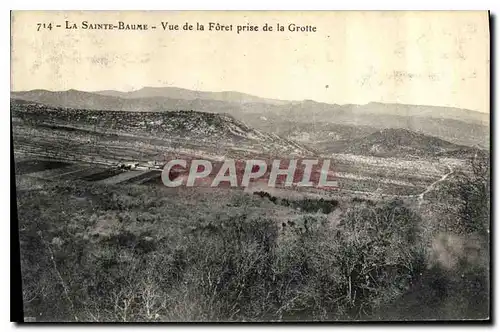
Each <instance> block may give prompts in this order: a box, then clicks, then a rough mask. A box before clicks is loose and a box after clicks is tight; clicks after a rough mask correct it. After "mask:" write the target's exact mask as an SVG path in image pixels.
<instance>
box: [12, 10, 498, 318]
mask: <svg viewBox="0 0 500 332" xmlns="http://www.w3.org/2000/svg"><path fill="white" fill-rule="evenodd" d="M490 19H491V18H490V14H489V12H488V11H12V12H11V90H10V121H11V139H12V152H11V154H12V158H13V164H12V167H13V169H12V172H13V174H14V175H12V179H13V181H15V190H14V192H12V198H11V199H12V200H15V202H16V204H15V206H16V207H17V209H16V210H15V211H12V215H11V218H13V220H14V223H13V224H11V225H15V227H16V229H13V230H11V231H12V232H16V233H17V236H18V239H19V242H18V247H19V252H18V253H17V254H18V257H19V265H20V274H21V280H19V286H18V287H20V291H19V292H20V293H22V300H21V301H22V316H23V317H22V318H23V319H22V321H23V322H25V323H39V322H51V323H55V322H57V323H58V322H72V323H108V322H112V323H172V322H182V323H192V322H199V323H226V322H241V323H256V322H259V323H262V322H266V323H274V322H276V323H283V322H367V321H368V322H401V321H414V322H415V321H416V322H422V321H434V322H435V321H480V322H481V321H483V322H484V321H489V320H490V319H491V312H490V310H491V308H490V307H491V302H490V297H491V294H490V291H491V280H490V272H491V271H490V256H491V253H490V248H491V243H490V242H491V234H490V229H491V226H490V224H491V222H490V218H491V209H490V208H491V206H490V197H491V193H490V190H491V189H490V187H491V184H490V182H491V176H490V172H491V170H490V156H491V153H490V151H491V150H490V149H491V148H492V147H491V142H492V140H491V137H490ZM11 282H12V283H14V280H11Z"/></svg>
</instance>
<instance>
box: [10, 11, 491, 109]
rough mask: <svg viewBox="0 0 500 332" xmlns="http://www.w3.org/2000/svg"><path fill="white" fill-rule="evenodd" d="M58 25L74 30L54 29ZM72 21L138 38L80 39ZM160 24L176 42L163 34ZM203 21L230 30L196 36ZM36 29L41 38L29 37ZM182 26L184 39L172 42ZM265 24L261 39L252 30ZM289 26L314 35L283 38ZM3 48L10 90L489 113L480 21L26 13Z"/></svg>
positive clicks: (477, 16) (425, 16)
mask: <svg viewBox="0 0 500 332" xmlns="http://www.w3.org/2000/svg"><path fill="white" fill-rule="evenodd" d="M66 21H68V22H69V25H70V26H72V24H73V23H75V24H76V25H77V26H78V27H79V29H65V26H66ZM83 21H88V23H112V24H118V23H117V22H118V21H123V22H125V23H129V24H148V25H149V27H150V30H147V31H124V30H89V29H86V30H85V29H81V27H82V22H83ZM161 22H168V24H171V25H175V24H178V25H179V27H180V31H168V30H167V31H164V30H163V28H162V25H161ZM197 22H198V23H200V24H203V25H204V27H205V30H204V31H197V30H196V23H197ZM209 22H213V23H219V24H223V25H233V28H232V29H233V30H232V31H208V24H209ZM37 23H40V24H43V23H46V24H48V23H52V26H53V27H52V29H51V30H49V29H44V28H43V26H42V27H41V29H40V31H37ZM185 23H188V24H192V25H193V31H183V30H182V26H183V25H184V24H185ZM266 23H267V24H269V26H271V27H273V31H262V26H263V25H264V24H266ZM56 24H60V25H61V27H60V28H56V27H55V25H56ZM247 24H249V25H252V26H253V25H256V26H258V27H259V29H260V30H259V31H252V32H241V33H239V34H238V33H237V31H236V29H237V26H238V25H247ZM277 24H280V25H282V26H283V27H284V28H285V31H276V25H277ZM290 24H295V25H297V26H311V27H312V26H314V27H315V28H316V32H301V31H288V27H289V25H290ZM152 25H154V26H156V27H157V28H156V29H154V30H152V29H151V26H152ZM11 42H12V51H11V69H12V71H11V89H12V90H13V91H21V90H32V89H47V90H57V91H59V90H68V89H77V90H84V91H97V90H120V91H131V90H137V89H140V88H142V87H146V86H156V87H161V86H173V87H181V88H187V89H193V90H203V91H239V92H244V93H249V94H253V95H256V96H260V97H266V98H276V99H284V100H303V99H312V100H316V101H320V102H327V103H336V104H347V103H352V104H366V103H369V102H387V103H405V104H420V105H435V106H451V107H458V108H466V109H471V110H476V111H480V112H489V23H488V13H487V12H480V11H472V12H360V11H358V12H30V11H28V12H14V13H13V14H12V41H11Z"/></svg>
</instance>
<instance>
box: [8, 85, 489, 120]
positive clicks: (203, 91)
mask: <svg viewBox="0 0 500 332" xmlns="http://www.w3.org/2000/svg"><path fill="white" fill-rule="evenodd" d="M147 88H153V89H180V90H187V91H191V92H198V93H230V92H232V93H240V94H244V95H248V96H251V97H255V98H259V99H268V100H274V101H279V102H283V103H302V102H307V101H312V102H315V103H318V104H327V105H339V106H348V105H353V106H364V105H369V104H384V105H407V106H430V107H443V108H454V109H461V110H466V111H470V112H476V113H481V114H491V112H490V110H488V112H482V111H479V110H474V109H470V108H462V107H457V106H446V105H429V104H410V103H397V102H382V101H369V102H367V103H365V104H356V103H346V104H337V103H329V102H323V101H317V100H314V99H302V100H288V99H279V98H271V97H261V96H257V95H254V94H251V93H246V92H240V91H235V90H222V91H207V90H192V89H188V88H181V87H177V86H143V87H141V88H137V89H134V90H129V91H123V90H115V89H104V90H91V91H89V90H79V89H74V88H70V89H66V90H49V89H43V88H38V89H30V90H18V91H13V90H11V91H10V93H22V92H31V91H37V90H39V91H47V92H69V91H71V90H73V91H78V92H85V93H93V94H99V92H104V91H113V92H118V93H124V94H126V93H132V92H137V91H140V90H143V89H147ZM102 96H108V97H114V98H122V97H120V96H110V95H102ZM155 97H162V98H169V97H163V96H151V97H137V98H131V99H143V98H155ZM122 99H126V98H122ZM170 99H179V98H170ZM197 99H199V100H207V99H200V98H197ZM180 100H196V99H182V98H181V99H180ZM215 100H216V99H215ZM216 101H217V100H216Z"/></svg>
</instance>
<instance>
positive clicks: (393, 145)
mask: <svg viewBox="0 0 500 332" xmlns="http://www.w3.org/2000/svg"><path fill="white" fill-rule="evenodd" d="M464 149H467V147H464V146H460V145H457V144H453V143H450V142H447V141H444V140H442V139H439V138H437V137H432V136H427V135H424V134H421V133H416V132H412V131H410V130H406V129H385V130H381V131H377V132H375V133H373V134H370V135H368V136H366V137H363V138H360V139H356V140H353V141H351V142H350V144H349V145H348V146H347V147H346V148H345V150H344V151H343V152H346V153H352V154H359V155H373V156H382V157H398V156H419V157H422V156H436V155H438V154H444V153H450V152H453V151H458V150H464Z"/></svg>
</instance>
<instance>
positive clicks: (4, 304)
mask: <svg viewBox="0 0 500 332" xmlns="http://www.w3.org/2000/svg"><path fill="white" fill-rule="evenodd" d="M499 4H500V1H498V0H490V1H486V0H474V1H471V0H469V1H449V2H448V1H442V2H437V1H435V0H419V1H414V2H405V1H397V0H393V1H389V0H378V1H369V0H365V1H361V0H349V1H342V2H336V3H332V2H330V1H320V0H302V1H282V2H280V1H270V0H252V1H248V2H235V1H230V0H227V1H220V0H219V1H214V0H212V1H203V0H198V1H194V0H182V1H177V2H168V3H165V2H162V1H147V0H141V1H131V0H122V1H119V2H118V1H117V2H116V3H114V4H104V3H103V1H102V0H85V1H81V2H79V1H74V2H70V1H67V0H65V1H62V0H57V1H50V0H45V1H22V0H17V1H15V2H9V1H5V2H2V4H1V6H2V9H3V10H2V11H1V13H2V14H1V16H0V17H1V18H3V20H1V22H2V29H1V30H0V36H1V41H2V44H1V45H3V50H4V51H3V53H2V61H1V67H0V68H1V74H2V76H1V77H3V81H2V82H3V85H2V89H1V90H0V91H1V94H0V95H1V96H2V106H3V107H2V109H1V111H0V116H1V118H0V126H1V127H0V135H2V138H1V139H0V149H1V156H3V158H4V159H3V160H2V162H1V163H0V170H1V172H0V174H2V177H1V183H0V188H1V196H0V203H1V207H0V212H1V213H2V218H1V219H0V220H1V227H2V229H1V234H2V235H3V236H4V238H3V242H2V243H3V248H2V253H1V255H0V256H1V267H3V268H4V269H3V271H5V272H4V273H2V274H1V282H2V284H1V286H0V300H1V307H0V309H1V310H0V312H1V315H2V317H1V320H0V321H1V325H2V326H1V327H2V329H1V330H2V331H3V330H7V329H9V328H10V329H14V328H16V326H15V325H14V324H12V323H8V322H9V321H10V315H9V314H10V291H9V290H10V275H9V273H10V240H9V236H10V223H9V221H10V127H9V124H10V107H9V102H10V50H9V53H7V45H9V44H10V13H9V12H8V10H10V9H13V10H33V9H36V10H487V9H489V10H491V12H492V14H493V15H495V14H496V15H499V13H500V9H499ZM9 5H10V6H9ZM3 7H6V8H3ZM499 24H500V23H499V22H498V17H497V20H496V27H497V30H498V25H499ZM494 36H495V41H494V43H495V45H498V38H499V37H498V33H496V34H495V35H494ZM9 48H10V47H9ZM496 57H497V59H498V54H496ZM492 61H493V59H492ZM493 74H494V76H495V78H496V80H498V75H497V74H498V72H497V70H496V71H495V73H493ZM7 78H9V79H7ZM496 80H495V81H496ZM490 93H491V94H495V95H498V87H497V86H496V87H495V90H494V91H493V90H491V92H490ZM497 107H498V102H496V103H495V105H494V106H493V109H496V108H497ZM498 121H499V120H498V116H496V117H495V126H494V127H495V128H496V129H497V130H499V129H498V128H499V127H498ZM494 136H495V141H497V139H496V138H497V137H496V136H497V134H495V135H494ZM493 147H494V148H495V150H496V147H495V146H494V145H493ZM495 155H497V156H498V151H495ZM494 162H495V165H496V167H495V174H496V181H495V187H496V188H498V181H497V180H498V160H495V161H494ZM492 205H493V206H497V207H499V206H500V198H499V197H498V195H494V202H492ZM497 216H498V214H497ZM495 221H496V220H493V221H492V223H493V224H495ZM494 230H495V233H496V234H495V240H498V239H497V237H498V226H494ZM498 247H499V246H495V253H494V256H493V257H499V256H500V255H499V253H498ZM495 270H497V269H496V268H495ZM495 281H496V282H495V283H494V285H495V286H497V287H496V288H495V291H494V293H495V295H494V299H498V291H497V288H498V287H499V285H500V282H499V277H498V275H495ZM498 307H499V306H498V305H495V306H494V308H495V313H494V317H495V318H496V319H497V320H498V319H499V312H498ZM7 324H8V325H7ZM198 327H201V326H187V327H186V326H185V327H178V326H168V327H167V326H165V328H168V329H169V331H174V330H178V329H180V328H183V329H187V330H192V329H195V328H198ZM205 327H206V326H205ZM238 327H240V326H236V325H230V326H212V327H210V328H215V329H217V330H218V329H220V328H230V329H232V328H238ZM241 327H243V326H241ZM297 327H298V328H309V327H306V326H300V325H299V326H295V327H293V326H290V325H287V326H286V327H285V326H278V325H270V326H253V327H251V328H252V329H258V330H259V331H265V330H270V329H275V328H280V329H281V328H286V329H289V328H297ZM332 327H333V328H340V327H341V326H314V329H318V330H324V329H326V328H328V329H330V328H332ZM400 327H402V326H394V325H392V326H391V325H388V326H385V325H384V326H380V325H379V326H365V325H354V326H349V327H348V326H346V327H345V328H348V329H357V330H358V329H359V330H361V329H362V330H363V331H365V330H368V331H370V330H381V329H393V328H400ZM424 327H425V329H426V330H429V329H430V330H434V329H436V330H437V329H442V328H445V329H449V328H450V327H451V328H452V329H454V330H456V329H462V330H467V331H475V330H479V329H481V330H482V329H483V328H481V327H476V326H470V325H464V326H461V327H459V326H456V325H454V326H443V325H437V326H425V325H422V326H421V327H416V326H405V327H404V328H405V329H409V330H417V329H420V328H424ZM57 328H67V326H64V325H63V326H54V327H46V328H45V329H46V330H52V329H57ZM84 328H85V327H82V326H77V327H73V329H75V330H83V329H84ZM94 328H97V329H98V330H101V329H102V330H104V329H106V330H107V329H116V330H118V329H122V328H127V327H126V326H123V325H120V326H113V327H110V326H99V327H95V326H94ZM128 328H133V329H134V330H135V329H137V326H131V327H128ZM146 328H147V327H141V328H139V330H143V329H146ZM246 328H248V327H246Z"/></svg>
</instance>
